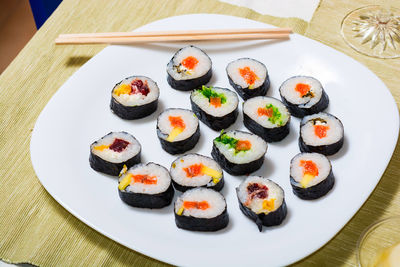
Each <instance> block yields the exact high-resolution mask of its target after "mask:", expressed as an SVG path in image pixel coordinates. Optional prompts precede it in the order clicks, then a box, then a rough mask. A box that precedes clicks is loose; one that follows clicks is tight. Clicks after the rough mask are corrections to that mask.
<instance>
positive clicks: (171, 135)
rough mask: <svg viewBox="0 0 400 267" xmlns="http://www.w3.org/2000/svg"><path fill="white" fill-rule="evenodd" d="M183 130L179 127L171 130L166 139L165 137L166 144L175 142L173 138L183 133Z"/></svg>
mask: <svg viewBox="0 0 400 267" xmlns="http://www.w3.org/2000/svg"><path fill="white" fill-rule="evenodd" d="M183 130H184V129H183V128H181V127H175V128H173V129H172V131H171V132H170V133H169V135H168V137H167V141H168V142H173V141H174V140H175V138H176V137H177V136H178V135H179V134H180V133H182V132H183Z"/></svg>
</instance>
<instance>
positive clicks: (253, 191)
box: [247, 184, 268, 199]
mask: <svg viewBox="0 0 400 267" xmlns="http://www.w3.org/2000/svg"><path fill="white" fill-rule="evenodd" d="M247 192H248V193H249V197H250V199H253V198H255V197H258V198H262V199H263V198H267V197H268V187H266V186H265V185H260V184H249V185H248V186H247Z"/></svg>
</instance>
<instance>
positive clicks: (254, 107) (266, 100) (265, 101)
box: [243, 96, 290, 128]
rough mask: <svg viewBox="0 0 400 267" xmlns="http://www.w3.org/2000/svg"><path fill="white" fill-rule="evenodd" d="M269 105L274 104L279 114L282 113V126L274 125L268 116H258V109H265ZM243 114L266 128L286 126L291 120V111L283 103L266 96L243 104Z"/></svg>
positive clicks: (257, 97) (251, 99)
mask: <svg viewBox="0 0 400 267" xmlns="http://www.w3.org/2000/svg"><path fill="white" fill-rule="evenodd" d="M269 104H272V105H274V106H275V107H277V108H278V110H279V112H280V113H281V118H282V124H278V123H272V122H271V121H269V120H268V117H267V116H258V112H257V111H258V108H265V107H266V106H267V105H269ZM243 112H244V113H245V114H246V115H247V116H249V117H250V118H251V119H252V120H254V121H255V122H257V123H258V124H260V125H261V126H262V127H264V128H276V127H280V126H283V125H286V123H287V122H288V121H289V118H290V113H289V111H288V110H287V108H286V106H285V105H284V104H283V103H282V102H281V101H279V100H278V99H275V98H273V97H266V96H256V97H253V98H250V99H249V100H246V101H245V102H244V103H243Z"/></svg>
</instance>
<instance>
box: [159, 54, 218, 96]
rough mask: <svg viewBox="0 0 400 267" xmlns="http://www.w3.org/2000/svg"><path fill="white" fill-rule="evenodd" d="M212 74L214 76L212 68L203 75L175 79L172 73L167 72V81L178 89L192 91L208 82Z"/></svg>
mask: <svg viewBox="0 0 400 267" xmlns="http://www.w3.org/2000/svg"><path fill="white" fill-rule="evenodd" d="M171 60H172V59H171ZM211 76H212V69H211V68H210V70H209V71H208V72H207V73H206V74H204V75H203V76H200V77H198V78H194V79H190V80H175V79H174V78H173V77H172V76H171V75H169V73H167V81H168V84H169V85H170V86H171V87H172V88H174V89H176V90H179V91H190V90H193V89H195V88H197V87H199V86H201V85H204V84H206V83H208V82H209V81H210V79H211Z"/></svg>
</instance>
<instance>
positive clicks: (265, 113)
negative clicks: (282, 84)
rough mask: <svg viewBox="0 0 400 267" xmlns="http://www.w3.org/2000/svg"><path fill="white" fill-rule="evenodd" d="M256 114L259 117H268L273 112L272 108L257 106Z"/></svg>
mask: <svg viewBox="0 0 400 267" xmlns="http://www.w3.org/2000/svg"><path fill="white" fill-rule="evenodd" d="M257 114H258V116H259V117H261V116H267V117H268V118H271V117H272V115H273V114H274V110H273V109H272V108H258V109H257Z"/></svg>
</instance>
